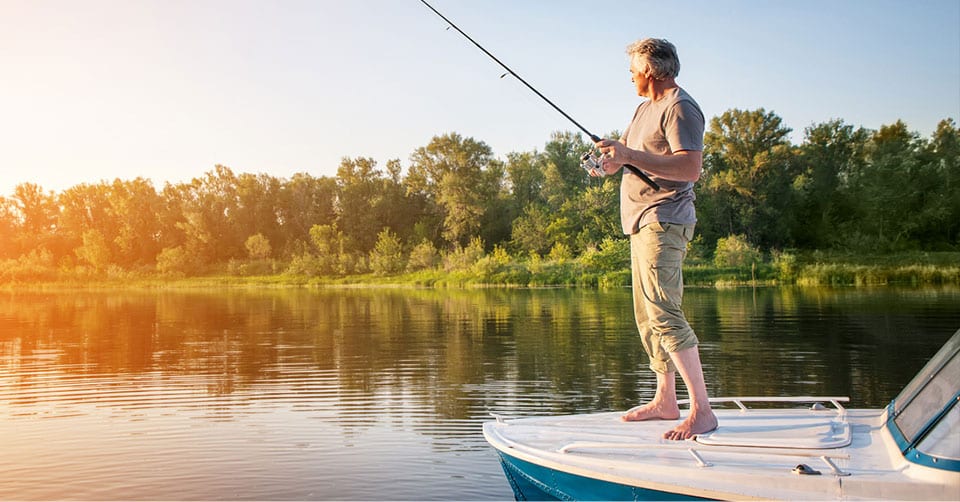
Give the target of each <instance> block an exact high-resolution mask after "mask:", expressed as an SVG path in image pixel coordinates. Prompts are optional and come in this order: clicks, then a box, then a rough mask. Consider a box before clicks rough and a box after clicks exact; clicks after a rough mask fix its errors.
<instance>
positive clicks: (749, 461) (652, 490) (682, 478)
mask: <svg viewBox="0 0 960 502" xmlns="http://www.w3.org/2000/svg"><path fill="white" fill-rule="evenodd" d="M958 353H960V330H958V331H957V332H956V333H955V334H954V335H953V336H952V337H951V338H950V339H949V340H948V341H947V342H946V343H945V344H944V346H943V347H942V348H941V349H940V351H939V352H937V353H936V355H934V356H933V358H932V359H931V360H930V361H929V362H928V363H927V364H926V365H925V366H924V367H923V369H921V370H920V372H919V373H918V374H917V375H916V376H915V377H914V378H913V380H911V381H910V382H909V383H908V384H907V386H906V387H904V389H903V390H902V391H901V392H900V394H899V395H897V396H896V397H895V398H894V399H893V400H892V401H891V402H890V403H889V405H887V406H886V407H885V408H881V409H847V408H846V407H844V403H848V402H849V398H848V397H843V396H820V397H818V396H799V397H762V396H761V397H727V398H711V403H712V404H713V407H714V412H715V413H716V414H717V417H718V419H719V424H720V425H719V427H718V428H717V429H716V430H714V431H712V432H709V433H706V434H700V435H699V436H697V437H695V438H693V439H689V440H686V441H670V440H666V439H662V437H661V436H662V434H663V431H664V430H666V429H669V428H670V427H672V425H671V423H672V421H664V420H654V421H646V422H625V421H623V420H621V416H622V414H623V413H621V412H602V413H588V414H579V415H562V416H534V417H522V418H506V417H503V416H496V415H495V420H491V421H488V422H485V423H484V424H483V434H484V437H485V438H486V440H487V442H489V443H490V445H491V446H493V447H494V448H495V449H496V451H497V453H498V455H499V458H500V463H501V465H502V467H503V471H504V473H505V474H506V477H507V480H508V481H509V483H510V486H511V487H512V488H513V492H514V495H515V497H516V499H517V500H703V499H708V500H749V499H763V500H864V499H868V500H954V501H957V500H960V404H958V403H960V355H958ZM684 404H689V403H684ZM683 415H684V413H681V417H680V419H679V420H677V423H679V421H680V420H682V419H683V418H684V417H683Z"/></svg>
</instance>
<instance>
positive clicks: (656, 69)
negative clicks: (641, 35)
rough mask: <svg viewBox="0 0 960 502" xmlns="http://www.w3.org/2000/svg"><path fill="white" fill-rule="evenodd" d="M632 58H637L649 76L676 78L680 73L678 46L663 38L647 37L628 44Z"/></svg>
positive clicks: (662, 78) (659, 78)
mask: <svg viewBox="0 0 960 502" xmlns="http://www.w3.org/2000/svg"><path fill="white" fill-rule="evenodd" d="M627 54H629V55H630V58H631V59H633V58H637V61H638V62H639V63H641V64H642V65H643V66H642V67H641V70H642V71H643V74H644V75H646V76H647V77H650V78H654V79H657V80H666V79H668V78H676V77H677V75H679V74H680V57H679V56H677V48H676V47H674V45H673V44H671V43H670V42H667V41H666V40H664V39H662V38H645V39H643V40H637V41H636V42H634V43H632V44H630V45H628V46H627Z"/></svg>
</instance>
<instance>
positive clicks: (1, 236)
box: [0, 197, 20, 259]
mask: <svg viewBox="0 0 960 502" xmlns="http://www.w3.org/2000/svg"><path fill="white" fill-rule="evenodd" d="M19 220H20V219H19V216H18V211H17V207H16V203H15V202H14V201H13V200H12V199H8V198H6V197H0V259H10V258H16V257H17V256H20V247H19V246H18V245H17V234H18V232H19V227H20V221H19Z"/></svg>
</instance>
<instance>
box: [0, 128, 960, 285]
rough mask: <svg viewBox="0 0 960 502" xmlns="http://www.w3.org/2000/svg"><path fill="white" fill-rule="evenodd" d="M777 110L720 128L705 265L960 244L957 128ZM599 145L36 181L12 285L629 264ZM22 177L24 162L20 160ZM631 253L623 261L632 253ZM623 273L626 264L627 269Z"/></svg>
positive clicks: (559, 141) (4, 242) (20, 196)
mask: <svg viewBox="0 0 960 502" xmlns="http://www.w3.org/2000/svg"><path fill="white" fill-rule="evenodd" d="M790 132H791V129H790V128H788V127H786V126H785V125H784V124H783V123H782V120H781V118H780V117H778V116H777V115H776V114H774V113H772V112H768V111H765V110H764V109H758V110H753V111H744V110H730V111H727V112H725V113H724V114H723V115H721V116H719V117H715V118H713V119H712V120H711V121H710V124H709V127H708V131H707V133H706V137H705V152H704V172H703V176H702V178H701V180H700V181H699V182H698V186H697V189H696V191H697V212H698V217H699V223H698V236H697V238H696V240H695V241H694V243H693V246H692V248H691V256H692V258H693V260H701V261H709V260H716V261H717V263H718V264H720V263H721V261H727V260H729V261H731V262H736V261H738V260H742V259H743V258H744V257H751V258H750V259H754V260H756V259H757V258H758V257H762V256H764V255H769V253H770V252H774V253H781V252H783V251H784V250H801V251H802V250H815V249H817V250H842V251H849V252H869V253H872V254H875V253H878V252H897V251H911V250H925V251H934V250H942V251H957V250H960V130H958V128H957V126H956V124H955V122H954V121H953V120H952V119H945V120H943V121H941V122H940V124H939V125H938V127H937V130H936V131H935V132H934V133H933V135H932V136H931V137H930V138H921V137H919V135H918V134H916V133H914V132H911V131H909V130H908V129H907V126H906V125H905V124H904V123H902V122H900V121H898V122H896V123H894V124H891V125H888V126H883V127H881V128H880V130H877V131H875V130H868V129H863V128H856V127H853V126H851V125H848V124H845V123H844V122H843V121H842V120H833V121H829V122H825V123H822V124H815V125H812V126H811V127H808V128H807V129H805V131H804V139H803V142H802V143H801V144H800V145H794V144H792V143H791V142H790V140H789V138H788V135H789V134H790ZM589 146H590V145H589V143H587V142H585V141H584V139H583V138H582V137H581V136H580V135H578V134H575V133H571V132H557V133H554V134H553V135H552V137H551V138H550V140H549V141H548V142H547V143H546V144H545V146H544V148H543V151H538V150H535V151H530V152H512V153H509V154H507V155H506V158H505V159H499V158H496V157H495V156H494V153H493V151H492V150H491V148H490V147H489V146H488V145H487V144H485V143H484V142H482V141H479V140H476V139H474V138H469V137H467V138H465V137H462V136H460V135H459V134H456V133H449V134H444V135H441V136H436V137H434V138H433V139H432V140H431V141H430V142H429V144H427V145H426V146H423V147H420V148H417V149H416V150H415V151H414V152H413V153H412V154H411V156H410V164H409V166H408V168H407V170H406V173H404V172H403V169H402V166H401V163H400V161H399V160H390V161H388V162H387V163H386V165H384V166H382V167H381V166H378V164H377V162H376V161H375V160H373V159H371V158H365V157H358V158H353V159H351V158H344V159H343V160H342V161H341V163H340V166H339V168H338V170H337V174H336V176H335V177H326V176H320V177H316V176H312V175H310V174H306V173H299V174H296V175H294V176H293V177H291V178H289V179H286V178H278V177H275V176H270V175H268V174H248V173H241V174H237V173H234V172H233V171H232V170H231V169H229V168H228V167H225V166H220V165H218V166H216V167H215V168H214V169H213V170H212V171H209V172H207V173H205V174H204V175H203V176H201V177H198V178H195V179H193V180H191V181H190V182H189V183H178V184H171V183H167V184H165V185H164V186H163V187H162V188H161V189H157V188H156V187H154V185H153V184H152V182H151V181H150V180H147V179H143V178H137V179H134V180H119V179H118V180H115V181H113V182H100V183H97V184H81V185H77V186H74V187H72V188H69V189H67V190H64V191H63V192H61V193H53V192H50V191H45V190H44V189H43V188H42V187H40V186H37V185H35V184H32V183H23V184H21V185H18V186H17V187H16V188H15V190H14V193H13V194H12V195H11V196H9V197H0V236H2V238H0V282H8V283H9V282H17V281H28V280H43V279H51V278H57V277H63V276H64V275H68V276H69V275H71V274H72V275H81V276H83V275H114V276H122V275H123V274H148V275H149V274H153V273H159V274H163V275H176V276H194V275H202V274H209V273H224V272H227V273H235V274H247V275H249V274H276V273H291V274H297V275H307V276H344V275H353V274H365V273H369V272H374V273H377V274H394V273H399V272H403V271H411V270H420V269H436V268H439V267H444V268H446V269H454V268H456V267H458V266H469V265H470V264H474V263H475V262H476V261H477V260H478V259H480V258H483V257H487V258H489V259H493V260H494V261H496V262H497V263H507V262H509V261H511V260H513V261H517V260H528V259H532V260H541V259H554V260H563V259H572V258H573V257H579V256H585V255H590V256H593V257H594V258H596V257H597V256H600V257H603V256H605V255H604V253H606V255H609V256H612V257H614V258H612V259H615V260H616V261H621V260H622V257H623V251H624V250H625V249H626V248H625V247H624V244H625V242H626V241H625V237H624V236H623V235H621V232H620V230H619V208H618V200H619V177H618V176H617V177H610V178H606V179H594V178H590V177H588V176H586V175H585V173H584V172H583V170H582V169H581V168H580V166H579V164H580V161H579V157H580V155H581V154H582V153H583V152H584V151H586V150H587V149H588V148H589ZM7 168H15V166H7ZM618 257H619V258H618ZM620 264H621V263H617V264H615V265H614V266H620Z"/></svg>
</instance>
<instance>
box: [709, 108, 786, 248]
mask: <svg viewBox="0 0 960 502" xmlns="http://www.w3.org/2000/svg"><path fill="white" fill-rule="evenodd" d="M789 133H790V129H789V128H787V127H785V126H784V125H783V123H782V119H781V118H780V117H778V116H777V115H776V114H774V113H773V112H767V111H765V110H764V109H762V108H761V109H759V110H756V111H743V110H729V111H727V112H724V114H723V115H721V116H720V117H714V118H713V119H712V120H711V121H710V128H709V130H708V131H707V133H706V134H705V135H704V171H703V175H702V178H701V182H700V189H699V194H698V206H699V207H698V211H697V214H698V218H700V219H701V220H702V221H701V231H702V232H703V233H704V235H705V239H708V240H710V241H711V242H715V241H716V239H718V238H719V237H721V236H724V235H730V234H744V235H746V237H747V239H748V240H749V241H751V242H755V243H757V244H760V245H763V246H771V247H775V246H784V245H787V244H789V240H790V235H789V229H790V228H791V226H792V225H790V221H789V217H790V215H791V213H790V211H785V210H784V209H785V208H789V207H790V206H791V203H792V201H791V193H792V188H791V183H792V181H793V179H794V177H795V175H794V173H793V171H794V170H795V167H794V163H795V162H794V160H793V157H794V153H793V151H792V147H791V145H790V142H789V140H788V137H787V136H788V134H789Z"/></svg>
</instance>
